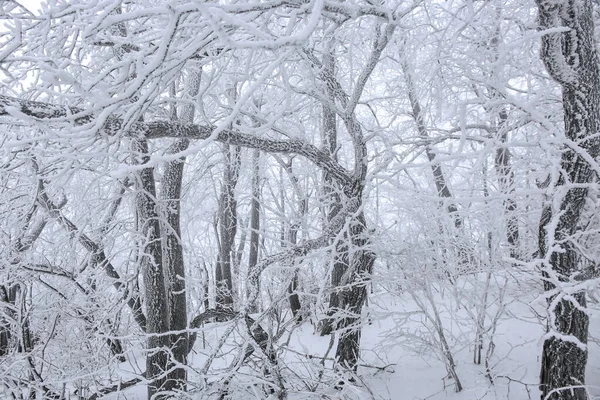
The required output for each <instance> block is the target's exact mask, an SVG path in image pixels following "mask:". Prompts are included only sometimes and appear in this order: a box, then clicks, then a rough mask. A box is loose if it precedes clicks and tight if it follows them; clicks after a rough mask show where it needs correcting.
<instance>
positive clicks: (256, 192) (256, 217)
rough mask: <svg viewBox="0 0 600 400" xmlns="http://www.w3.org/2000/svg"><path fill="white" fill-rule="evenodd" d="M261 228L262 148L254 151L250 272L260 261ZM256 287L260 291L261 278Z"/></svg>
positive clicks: (254, 308) (252, 308)
mask: <svg viewBox="0 0 600 400" xmlns="http://www.w3.org/2000/svg"><path fill="white" fill-rule="evenodd" d="M259 230H260V150H258V149H254V151H253V152H252V204H251V205H250V254H249V256H248V272H250V271H252V270H253V269H254V267H255V266H256V264H257V263H258V250H259V239H260V235H259ZM257 284H258V287H257V288H255V290H257V291H258V292H259V293H260V280H258V281H257ZM258 303H260V297H259V298H258V299H257V301H255V302H253V303H252V304H250V308H249V311H250V312H251V313H257V312H258V311H259V304H258Z"/></svg>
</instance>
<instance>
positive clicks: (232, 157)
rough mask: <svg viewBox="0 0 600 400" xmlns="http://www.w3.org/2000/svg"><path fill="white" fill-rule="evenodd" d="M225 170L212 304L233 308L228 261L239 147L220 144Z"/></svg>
mask: <svg viewBox="0 0 600 400" xmlns="http://www.w3.org/2000/svg"><path fill="white" fill-rule="evenodd" d="M224 152H225V171H224V177H223V184H222V185H221V197H220V199H219V221H218V232H219V247H220V248H219V257H218V260H217V271H216V273H215V277H216V279H215V280H216V282H215V285H216V291H217V293H216V307H217V308H219V309H223V310H228V311H232V310H233V279H232V276H231V264H232V258H233V252H234V240H235V234H236V232H237V203H236V200H235V187H236V185H237V181H238V176H239V170H240V162H241V159H240V147H239V146H229V145H224Z"/></svg>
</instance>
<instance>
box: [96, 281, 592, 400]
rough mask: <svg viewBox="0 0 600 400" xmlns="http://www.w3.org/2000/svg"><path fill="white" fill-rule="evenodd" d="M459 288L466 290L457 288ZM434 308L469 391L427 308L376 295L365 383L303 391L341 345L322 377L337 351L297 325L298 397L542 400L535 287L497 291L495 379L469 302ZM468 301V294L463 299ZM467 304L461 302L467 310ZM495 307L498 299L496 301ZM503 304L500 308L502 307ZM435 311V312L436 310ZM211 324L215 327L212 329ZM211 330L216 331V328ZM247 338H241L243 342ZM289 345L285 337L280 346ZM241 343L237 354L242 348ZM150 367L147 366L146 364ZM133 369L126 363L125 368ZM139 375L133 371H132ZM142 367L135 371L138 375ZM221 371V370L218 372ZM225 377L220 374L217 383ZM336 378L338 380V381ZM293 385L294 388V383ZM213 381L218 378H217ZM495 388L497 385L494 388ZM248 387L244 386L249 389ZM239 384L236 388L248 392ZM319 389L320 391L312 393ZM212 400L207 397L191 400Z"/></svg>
mask: <svg viewBox="0 0 600 400" xmlns="http://www.w3.org/2000/svg"><path fill="white" fill-rule="evenodd" d="M457 285H458V286H459V287H460V285H459V284H457ZM476 287H477V285H472V286H469V285H468V284H465V285H464V286H463V287H462V288H461V290H469V288H471V289H476ZM434 292H435V295H434V297H433V298H434V302H435V304H436V306H437V307H438V311H439V313H440V317H441V321H442V325H443V327H444V332H445V336H446V339H447V340H448V343H449V345H450V348H451V351H452V354H453V356H454V359H455V363H456V365H457V368H456V369H457V374H458V376H459V379H460V380H461V383H462V385H463V391H462V392H460V393H456V392H455V385H454V381H453V380H452V379H450V378H449V377H448V372H447V370H446V367H445V363H444V361H443V356H442V355H441V351H440V349H439V345H438V344H437V343H439V340H438V338H436V334H435V330H432V329H431V328H432V326H431V324H430V320H428V319H427V318H425V317H424V314H423V313H422V309H420V308H419V307H418V305H417V304H416V303H415V301H414V298H413V297H412V296H411V295H410V294H409V293H395V294H390V293H389V292H382V293H377V294H372V295H371V296H370V311H371V313H370V318H369V321H370V324H369V323H366V325H365V326H364V329H363V336H362V341H361V347H362V358H363V360H362V365H361V367H360V368H359V373H358V382H357V383H356V384H354V385H345V386H344V388H343V389H342V390H341V391H340V390H336V389H334V388H333V387H331V386H327V385H326V384H323V385H320V386H318V385H317V386H318V387H313V388H312V389H311V388H310V385H308V384H306V385H305V386H303V385H302V383H301V382H300V379H299V377H303V379H305V380H306V381H307V382H309V381H310V382H312V383H315V382H319V381H321V382H327V376H329V377H330V378H331V377H332V376H333V375H332V374H333V371H331V369H330V367H331V362H330V361H329V360H330V359H331V357H332V356H333V354H334V353H335V346H333V348H331V349H330V350H329V353H328V354H327V357H326V360H325V361H324V365H325V367H326V368H325V369H324V370H322V371H321V373H322V374H323V376H322V377H319V376H318V375H319V370H320V368H321V361H322V359H323V357H324V356H325V354H326V353H327V351H328V348H329V347H330V337H329V336H326V337H321V336H319V335H318V333H315V330H314V327H313V326H312V325H311V324H310V323H308V322H305V323H304V324H302V325H301V326H298V327H296V328H295V329H294V330H293V332H292V333H291V335H290V337H289V344H288V346H286V347H285V348H286V350H285V351H283V352H282V353H281V354H283V356H282V364H284V365H285V366H286V367H287V368H286V371H287V372H284V378H285V379H289V380H290V386H291V387H292V390H290V392H289V398H290V399H312V398H314V399H390V400H394V399H400V400H426V399H427V400H442V399H444V400H474V399H480V400H492V399H494V400H498V399H509V400H510V399H539V397H540V394H539V390H538V388H537V382H538V374H539V359H540V355H541V345H542V342H541V337H542V335H543V332H544V330H543V324H542V322H541V321H540V319H539V317H538V316H539V315H543V312H544V310H543V300H542V301H540V300H539V299H538V295H537V294H536V292H535V290H533V291H532V290H531V287H530V286H527V285H523V286H521V285H520V284H515V283H511V284H510V285H509V286H507V289H506V292H505V295H504V297H500V296H499V294H500V293H501V291H500V290H496V292H495V293H496V297H494V290H491V291H490V299H492V300H494V299H499V298H500V299H501V300H502V301H501V303H502V304H504V305H505V308H504V312H502V313H500V318H499V319H498V323H497V325H496V328H495V331H494V332H493V336H492V338H493V342H494V345H495V347H494V351H493V354H492V355H491V357H490V358H489V369H490V373H489V374H488V373H486V367H485V365H484V363H482V364H481V365H475V364H474V363H473V345H472V342H473V335H474V327H473V324H474V322H473V319H472V316H473V315H474V314H473V311H474V310H468V309H467V307H468V306H469V305H468V304H465V303H464V302H456V294H457V293H454V295H455V297H453V296H452V293H450V292H448V291H446V292H444V291H443V290H439V291H434ZM459 295H460V293H459ZM459 303H460V304H459ZM490 303H493V301H490ZM497 303H498V302H497ZM590 303H591V304H590V308H591V309H592V313H593V314H592V319H591V324H590V336H591V340H590V347H589V360H588V370H587V383H588V385H589V390H590V394H591V397H592V398H593V399H600V305H599V304H598V303H595V302H590ZM428 311H431V310H428ZM497 311H498V304H492V305H491V306H490V307H489V310H488V318H487V319H486V324H487V325H486V327H487V328H490V327H491V325H492V324H490V321H491V319H492V318H493V316H494V315H498V314H497ZM210 325H214V326H212V327H210ZM225 326H226V325H225V324H220V325H219V324H209V325H207V333H206V335H205V340H204V342H205V344H206V348H205V349H203V340H202V338H201V336H200V335H199V338H198V341H197V342H196V346H195V350H194V351H195V355H194V356H193V357H192V362H191V365H192V369H193V370H194V371H196V374H194V373H190V379H191V380H192V381H193V380H195V379H198V380H200V378H199V375H197V373H198V372H199V371H200V369H201V368H202V366H203V364H204V362H205V360H206V358H207V355H208V354H209V353H210V349H211V346H212V345H213V344H214V343H216V340H217V338H218V337H219V335H220V333H222V332H223V331H224V329H225ZM209 327H210V328H209ZM489 332H491V331H488V335H487V336H486V339H485V340H484V346H483V358H485V354H486V351H487V350H488V346H489V339H490V336H489ZM238 339H239V337H238ZM287 340H288V337H287V336H283V337H282V339H281V340H280V344H281V343H282V342H285V341H287ZM234 347H235V346H234V345H233V343H231V346H230V347H229V349H234ZM224 352H225V353H227V355H226V356H224V357H222V358H217V359H216V360H215V361H214V363H213V368H216V369H217V370H218V371H219V370H220V371H221V372H222V373H225V371H226V368H227V366H228V365H229V364H230V363H231V361H233V360H234V357H235V354H234V352H227V350H225V351H224ZM138 364H139V365H140V366H143V362H142V361H138ZM124 365H125V364H124ZM127 369H128V370H131V365H129V366H128V367H127ZM136 369H138V368H134V370H136ZM213 371H214V370H213ZM245 373H246V372H245V371H244V369H240V371H239V374H240V375H239V376H236V379H238V381H240V382H243V381H244V379H245V378H244V375H243V374H245ZM215 377H218V375H215V374H213V375H212V379H216V378H215ZM333 379H335V377H334V378H333ZM292 380H294V382H293V383H292ZM209 381H210V379H209ZM248 382H249V383H248V384H247V385H246V386H245V389H244V390H243V392H244V393H241V392H240V393H237V394H236V393H232V395H233V396H232V397H233V398H242V399H245V400H249V399H252V398H259V399H260V398H261V396H263V397H264V394H262V395H261V393H263V392H260V391H259V390H256V389H255V388H254V389H253V387H254V386H255V385H253V384H252V383H251V382H255V380H254V381H253V380H252V377H251V376H250V374H248ZM492 382H493V383H492ZM241 386H243V385H241ZM241 386H240V385H239V384H238V386H235V387H241ZM311 390H314V392H312V391H311ZM190 397H191V398H198V399H200V398H208V397H206V396H205V395H202V394H200V393H196V394H191V395H190V396H186V398H190ZM105 398H106V399H110V400H116V399H127V400H138V399H140V400H141V399H145V388H144V387H142V386H138V387H134V388H130V389H128V390H125V391H123V392H120V393H114V394H112V395H110V396H106V397H105Z"/></svg>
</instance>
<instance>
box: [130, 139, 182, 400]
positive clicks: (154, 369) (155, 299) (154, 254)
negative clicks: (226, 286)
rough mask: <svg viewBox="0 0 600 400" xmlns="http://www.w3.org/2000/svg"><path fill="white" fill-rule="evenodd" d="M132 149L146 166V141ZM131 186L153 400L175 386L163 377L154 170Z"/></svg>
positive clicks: (164, 311) (164, 318)
mask: <svg viewBox="0 0 600 400" xmlns="http://www.w3.org/2000/svg"><path fill="white" fill-rule="evenodd" d="M132 147H133V149H132V150H133V154H134V155H135V156H134V157H135V159H136V163H137V164H139V165H144V164H146V163H147V162H148V161H149V159H150V156H149V155H148V143H147V141H146V139H143V138H136V139H133V146H132ZM134 183H135V189H136V196H135V203H136V212H137V216H138V223H139V226H140V232H141V234H142V235H143V236H144V238H143V240H144V244H143V249H142V254H141V266H142V276H143V282H144V289H145V293H146V297H145V300H146V302H145V305H146V318H147V324H146V333H147V334H148V335H149V337H148V355H147V356H146V378H147V379H148V380H149V381H150V383H149V384H148V398H152V396H156V395H157V393H158V392H161V391H168V390H171V389H173V388H174V384H175V381H173V380H171V379H169V376H167V374H166V371H167V370H168V369H169V365H170V362H169V352H168V351H167V348H169V347H170V343H169V340H168V337H167V336H166V335H164V333H166V332H168V331H169V330H170V315H169V299H168V297H167V292H166V289H165V274H164V269H163V256H162V245H161V240H162V238H161V230H160V217H159V213H158V210H157V204H156V188H155V182H154V171H153V168H152V167H145V168H143V169H142V170H141V171H140V172H138V173H136V177H135V180H134ZM158 397H162V396H160V395H159V396H158Z"/></svg>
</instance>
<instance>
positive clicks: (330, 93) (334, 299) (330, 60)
mask: <svg viewBox="0 0 600 400" xmlns="http://www.w3.org/2000/svg"><path fill="white" fill-rule="evenodd" d="M327 46H328V47H327V51H326V52H325V54H324V55H323V69H324V73H325V74H327V75H328V76H332V77H333V76H335V58H334V54H333V51H334V47H333V46H334V41H333V40H332V41H331V42H330V43H328V45H327ZM325 90H326V94H327V99H328V100H329V101H330V103H331V104H335V93H334V91H335V89H334V88H333V87H332V86H331V85H327V86H326V89H325ZM322 118H323V138H322V141H323V145H324V147H325V151H327V152H328V153H329V157H331V158H332V159H333V160H337V156H336V152H337V118H336V113H335V110H334V109H332V107H331V105H330V104H329V103H327V104H323V117H322ZM323 194H324V197H325V199H327V201H328V202H329V204H328V205H327V208H326V211H325V212H326V220H327V223H328V222H329V221H331V219H332V218H334V217H335V216H336V214H337V213H338V212H339V210H340V208H341V199H340V195H339V188H338V187H337V185H336V184H335V182H334V180H333V179H332V176H331V175H330V174H328V173H327V171H325V172H324V173H323ZM346 252H347V246H346V245H345V244H344V243H338V244H336V255H335V256H334V260H333V267H332V269H331V276H330V286H331V293H330V294H329V306H328V308H327V317H326V318H324V319H323V320H322V321H321V322H320V325H321V326H320V333H321V336H324V335H329V334H331V332H333V331H334V330H335V329H336V326H335V325H336V324H335V318H333V316H334V314H335V313H336V312H337V311H338V309H339V306H340V304H339V303H340V302H339V298H338V296H339V293H338V287H339V285H340V283H341V280H342V275H343V274H344V272H345V271H346V270H347V269H348V261H347V254H346Z"/></svg>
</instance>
